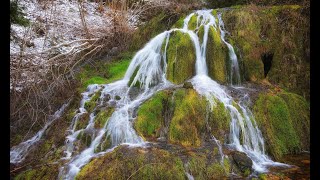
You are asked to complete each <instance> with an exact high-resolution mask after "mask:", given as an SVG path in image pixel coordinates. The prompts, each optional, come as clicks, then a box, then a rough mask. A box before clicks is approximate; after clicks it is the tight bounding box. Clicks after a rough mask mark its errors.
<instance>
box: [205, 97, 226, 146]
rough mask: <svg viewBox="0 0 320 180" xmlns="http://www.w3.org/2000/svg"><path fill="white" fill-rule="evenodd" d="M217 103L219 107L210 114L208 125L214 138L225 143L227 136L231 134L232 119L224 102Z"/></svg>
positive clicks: (214, 108)
mask: <svg viewBox="0 0 320 180" xmlns="http://www.w3.org/2000/svg"><path fill="white" fill-rule="evenodd" d="M216 103H217V105H216V106H215V107H213V110H212V112H210V113H209V118H208V124H209V126H210V127H211V132H212V134H213V135H214V137H216V138H217V139H218V140H220V142H221V143H224V142H225V137H226V135H228V134H229V128H230V120H231V117H230V114H229V112H228V111H227V109H226V107H225V106H224V105H223V103H222V102H219V101H217V100H216Z"/></svg>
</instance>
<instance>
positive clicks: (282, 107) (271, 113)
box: [253, 92, 310, 159]
mask: <svg viewBox="0 0 320 180" xmlns="http://www.w3.org/2000/svg"><path fill="white" fill-rule="evenodd" d="M253 109H254V115H255V119H256V121H257V123H258V125H259V127H264V128H261V130H262V133H263V135H264V138H265V139H266V140H265V142H267V143H266V144H267V150H268V152H269V153H271V155H272V156H273V157H274V158H275V159H280V158H281V157H282V156H283V155H285V154H289V153H295V152H298V151H301V150H309V148H310V107H309V104H308V103H307V102H306V100H305V99H304V98H303V97H301V96H299V95H297V94H292V93H287V92H279V93H277V94H272V93H262V94H260V95H259V98H258V99H257V101H256V102H255V104H254V107H253Z"/></svg>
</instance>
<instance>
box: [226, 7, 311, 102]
mask: <svg viewBox="0 0 320 180" xmlns="http://www.w3.org/2000/svg"><path fill="white" fill-rule="evenodd" d="M304 12H305V10H302V8H301V7H300V6H298V5H284V6H264V7H260V6H255V5H249V6H242V7H241V8H232V9H231V10H229V11H225V12H223V14H222V18H223V20H224V22H225V25H226V29H227V31H229V32H230V36H229V39H227V40H228V41H229V42H230V43H231V44H232V45H233V46H234V47H235V51H236V54H237V55H238V58H239V60H240V67H241V69H242V74H243V75H244V78H245V80H249V81H257V82H260V81H261V80H262V79H264V78H267V79H268V80H269V81H270V82H271V83H274V84H278V85H280V87H282V88H286V89H287V90H289V91H292V92H295V93H298V94H300V95H302V96H304V97H305V98H306V99H309V92H310V82H309V79H310V40H309V39H310V37H309V35H310V33H309V29H310V24H309V15H308V13H304ZM227 38H228V37H227Z"/></svg>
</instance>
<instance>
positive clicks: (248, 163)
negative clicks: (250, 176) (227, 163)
mask: <svg viewBox="0 0 320 180" xmlns="http://www.w3.org/2000/svg"><path fill="white" fill-rule="evenodd" d="M232 159H233V161H234V163H235V165H236V166H237V167H238V169H239V170H240V171H241V172H242V173H245V172H246V171H248V170H250V172H252V160H251V159H250V158H249V157H248V156H247V155H246V154H245V153H243V152H239V151H234V152H232Z"/></svg>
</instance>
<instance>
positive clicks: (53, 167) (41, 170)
mask: <svg viewBox="0 0 320 180" xmlns="http://www.w3.org/2000/svg"><path fill="white" fill-rule="evenodd" d="M59 166H60V164H57V163H56V164H46V165H42V166H39V167H36V168H33V169H28V170H26V171H24V172H21V173H20V174H19V175H17V176H16V177H15V178H14V179H15V180H33V179H34V180H42V179H57V178H58V175H59Z"/></svg>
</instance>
